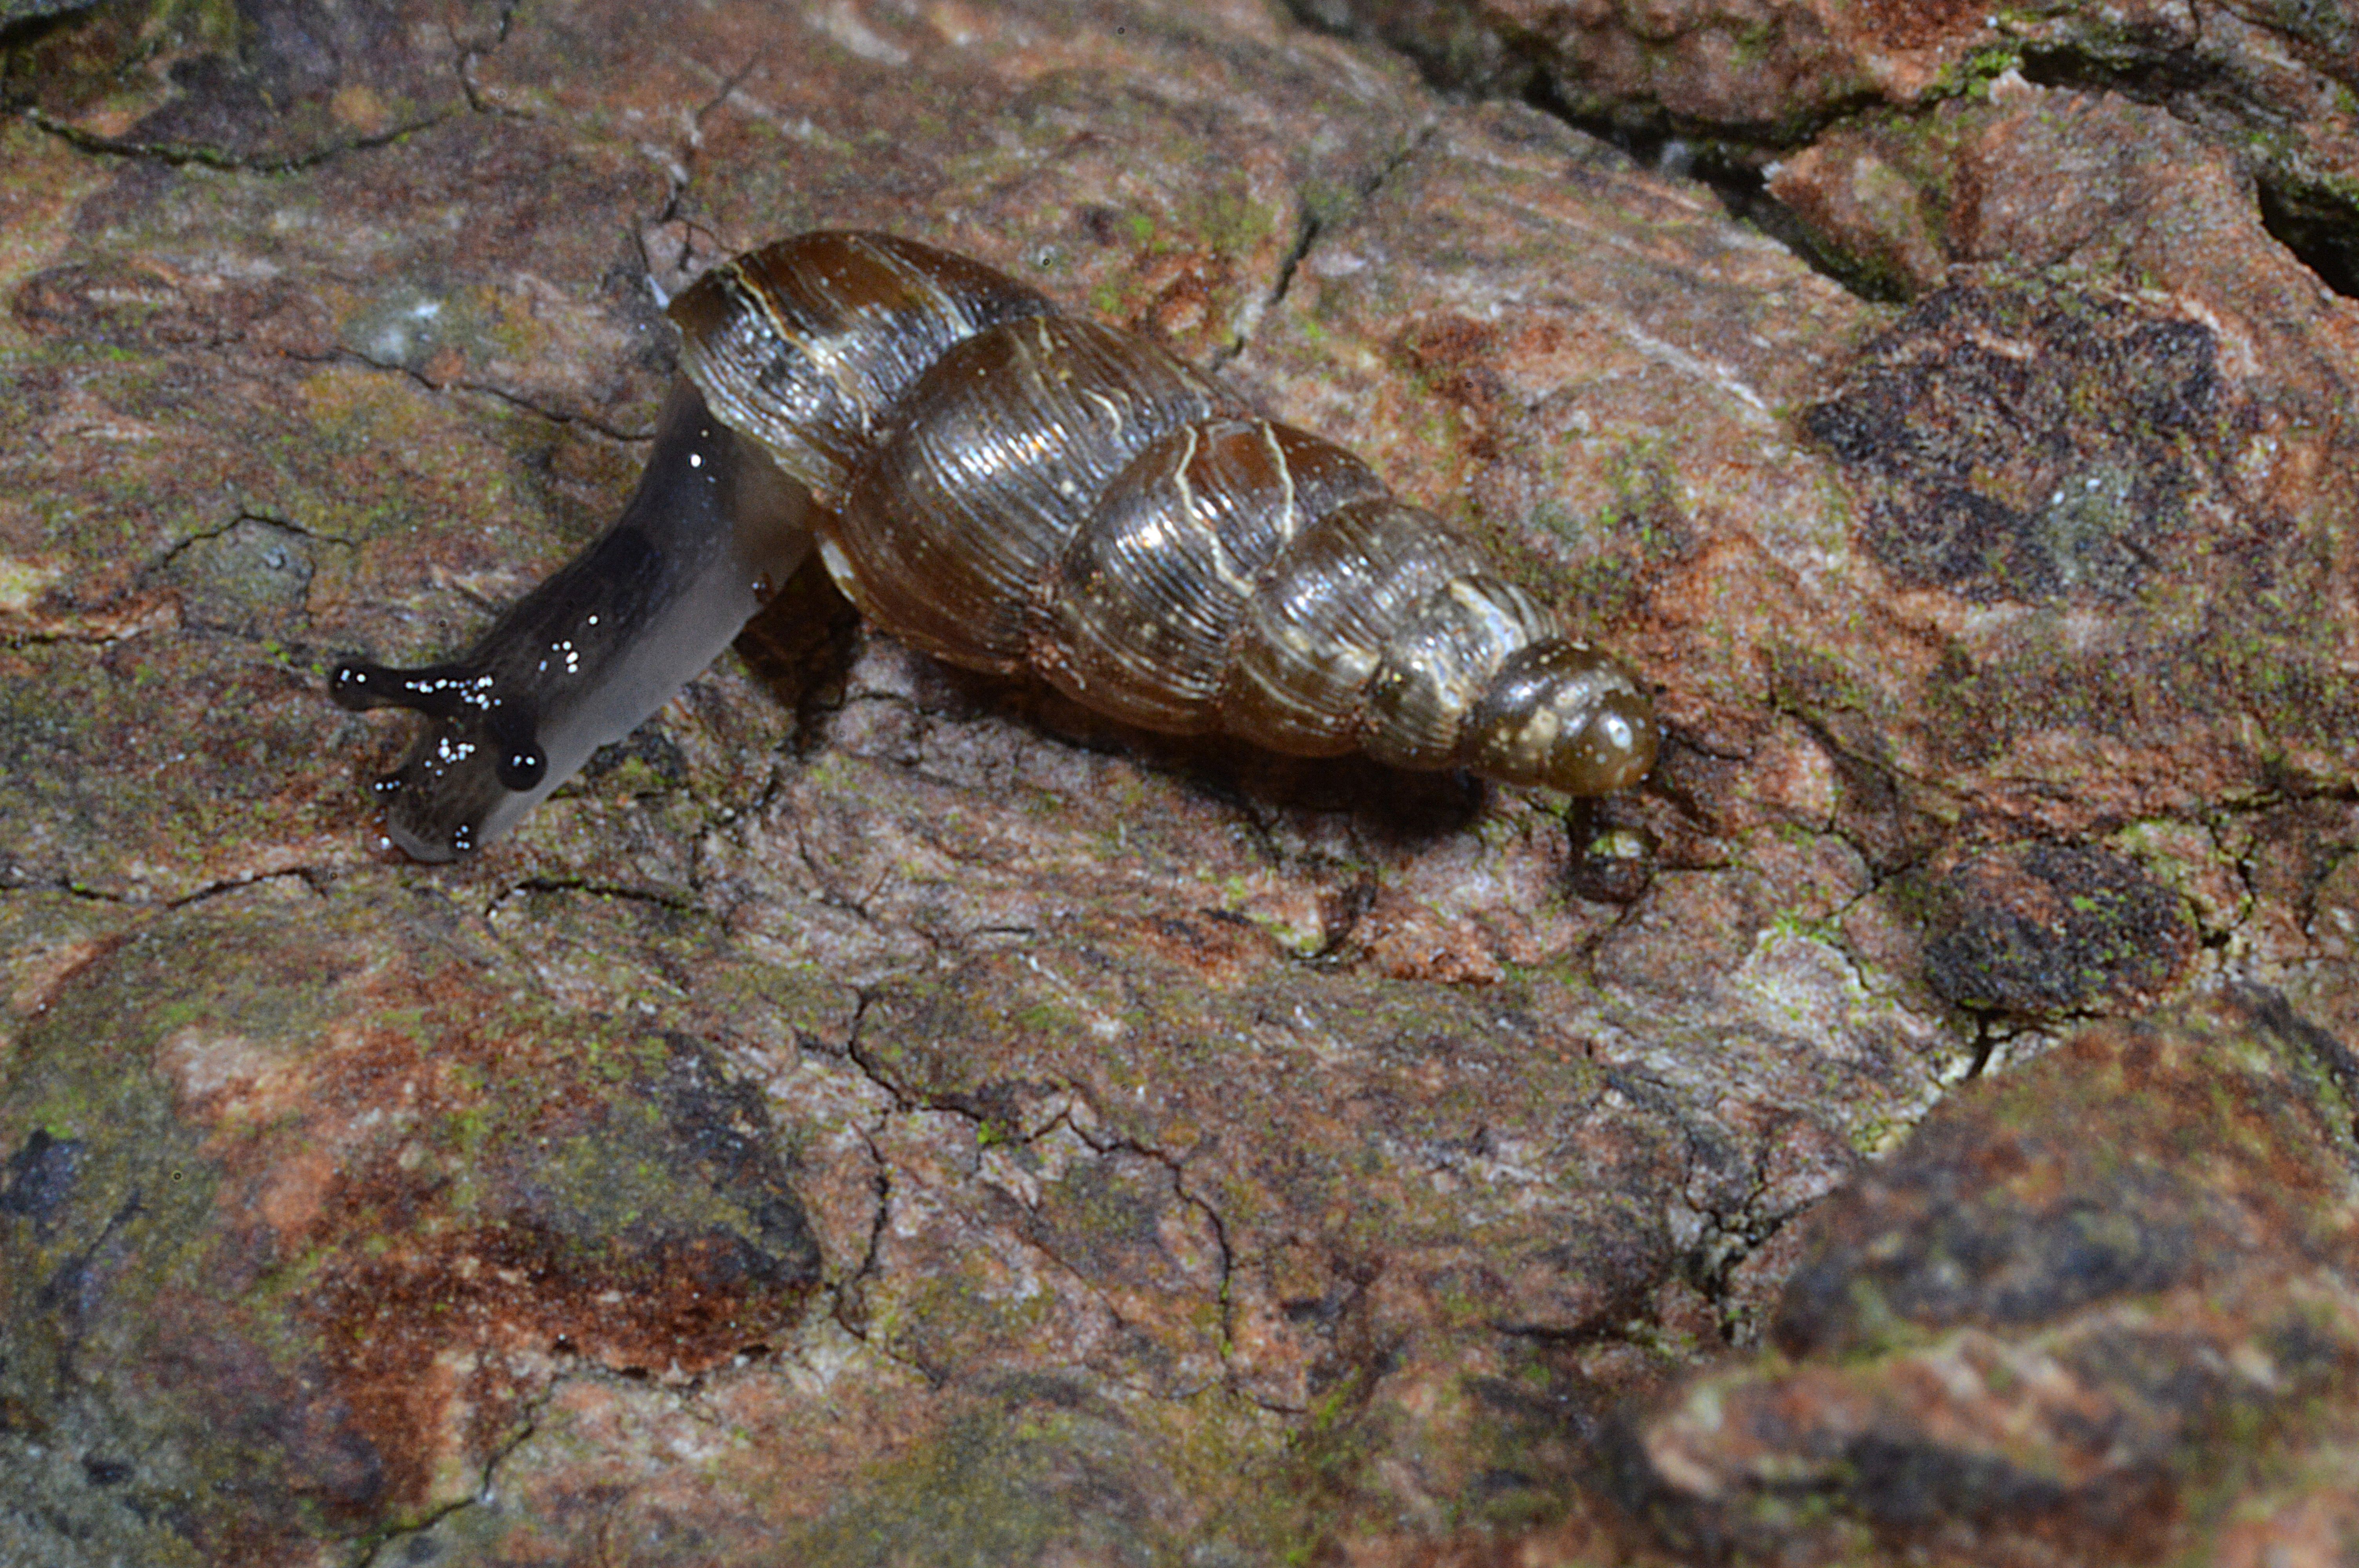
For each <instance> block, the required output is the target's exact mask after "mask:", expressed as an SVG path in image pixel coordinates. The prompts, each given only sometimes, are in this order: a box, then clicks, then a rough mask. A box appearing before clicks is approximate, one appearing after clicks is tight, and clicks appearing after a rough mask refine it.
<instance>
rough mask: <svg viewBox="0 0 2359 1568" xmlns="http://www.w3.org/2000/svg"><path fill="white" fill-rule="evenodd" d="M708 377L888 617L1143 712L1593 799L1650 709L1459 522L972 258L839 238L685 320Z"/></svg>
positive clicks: (1277, 746) (964, 658)
mask: <svg viewBox="0 0 2359 1568" xmlns="http://www.w3.org/2000/svg"><path fill="white" fill-rule="evenodd" d="M671 314H672V318H673V319H674V320H675V321H677V322H678V323H679V327H680V330H681V335H682V355H681V360H682V368H683V369H684V370H685V371H686V372H687V373H688V375H689V376H690V379H691V380H693V381H694V382H695V383H696V384H697V385H698V386H699V388H701V390H702V391H703V393H704V395H705V397H706V399H707V401H708V402H709V403H710V405H711V406H712V408H713V410H714V411H715V412H716V413H718V414H719V415H720V416H721V417H722V418H723V420H724V421H726V422H727V423H728V424H730V425H731V426H732V427H734V428H736V429H737V430H739V431H741V432H744V433H745V434H746V435H749V436H751V437H753V438H755V439H756V440H757V441H759V442H760V443H761V444H762V445H763V446H764V447H765V448H766V449H767V450H768V452H769V453H770V456H771V458H772V459H773V460H775V461H776V462H777V465H778V466H779V468H780V469H781V470H784V471H785V472H786V473H787V474H788V476H789V477H790V478H793V479H795V480H798V481H801V482H802V483H803V484H805V485H806V486H808V487H809V488H810V492H811V493H812V495H813V497H814V499H815V500H816V501H817V503H818V507H817V509H816V511H815V512H814V514H813V515H814V526H815V528H816V530H817V534H818V541H819V547H820V551H821V557H822V558H823V559H824V560H825V561H826V563H827V566H828V569H829V571H830V572H831V574H832V576H833V577H834V579H835V580H836V582H837V584H838V585H839V586H840V587H841V588H842V589H843V591H844V592H845V594H846V595H848V596H849V597H850V598H851V599H852V600H853V602H854V603H856V604H857V605H859V606H860V608H861V609H862V610H863V611H865V612H866V613H867V614H868V615H869V616H870V617H872V618H873V619H874V620H875V622H877V623H878V624H879V625H881V626H883V627H884V628H885V629H886V630H887V631H889V632H891V633H894V634H895V635H896V636H898V637H901V638H903V639H905V640H907V641H908V642H910V643H915V644H916V645H917V646H919V647H921V648H923V649H925V650H926V651H927V652H929V653H931V654H935V655H936V656H938V657H940V658H943V659H947V660H949V661H951V663H953V664H959V665H966V666H968V667H970V668H973V669H980V670H994V671H1001V672H1008V671H1015V670H1018V669H1024V668H1027V667H1028V668H1030V669H1032V670H1034V671H1036V672H1038V674H1039V675H1040V676H1043V677H1045V678H1046V679H1047V680H1049V682H1050V683H1051V684H1052V685H1054V686H1056V687H1058V688H1059V689H1060V690H1062V691H1064V692H1066V693H1067V694H1069V695H1070V696H1071V697H1074V698H1075V699H1076V700H1078V701H1080V702H1082V703H1083V704H1085V705H1087V706H1089V707H1091V708H1096V709H1098V710H1099V711H1101V712H1103V713H1106V714H1109V715H1111V716H1113V717H1114V718H1116V719H1123V720H1125V721H1126V722H1129V723H1133V724H1136V725H1140V726H1142V727H1144V728H1147V729H1151V730H1168V731H1172V732H1176V733H1181V734H1196V733H1205V732H1217V733H1223V734H1229V735H1234V736H1236V737H1238V738H1239V739H1241V740H1245V741H1251V742H1253V743H1255V744H1256V745H1260V746H1266V747H1268V748H1270V749H1271V750H1273V751H1278V752H1293V753H1296V754H1300V755H1309V756H1329V755H1334V754H1337V753H1341V752H1351V751H1354V750H1364V751H1365V752H1368V753H1369V754H1370V755H1372V756H1375V757H1376V758H1377V759H1379V760H1380V761H1383V762H1388V763H1391V764H1393V765H1395V766H1398V767H1405V768H1438V767H1450V766H1463V767H1468V768H1471V769H1473V770H1474V771H1475V772H1477V773H1483V774H1484V775H1486V776H1489V777H1492V778H1495V779H1499V780H1502V781H1504V782H1507V783H1512V784H1546V785H1550V786H1553V787H1555V788H1558V789H1561V790H1565V791H1568V792H1570V793H1572V794H1576V795H1600V794H1604V793H1606V792H1608V791H1612V790H1617V789H1624V788H1626V787H1628V786H1629V785H1631V784H1636V782H1637V781H1638V780H1639V779H1640V778H1642V777H1644V776H1645V774H1646V773H1647V769H1648V768H1649V767H1650V766H1651V765H1652V763H1653V761H1654V755H1655V747H1656V730H1655V722H1654V717H1653V711H1652V708H1651V707H1650V705H1649V704H1648V702H1647V698H1646V697H1645V696H1644V694H1643V693H1641V692H1640V690H1639V689H1638V687H1637V685H1636V682H1634V681H1633V680H1632V679H1631V678H1630V676H1628V675H1627V674H1626V673H1625V672H1624V671H1623V670H1622V669H1621V668H1620V667H1619V666H1618V665H1615V664H1614V662H1613V661H1612V660H1611V659H1609V658H1607V657H1605V656H1604V655H1603V654H1598V653H1596V652H1594V651H1593V650H1591V649H1589V648H1587V647H1585V646H1583V645H1582V644H1580V643H1574V642H1572V641H1571V640H1569V639H1568V638H1567V637H1566V636H1565V635H1564V633H1563V631H1562V629H1561V627H1560V626H1559V624H1558V622H1557V621H1556V618H1555V616H1554V615H1553V614H1552V613H1551V612H1550V611H1549V609H1548V608H1547V607H1546V606H1544V605H1541V604H1539V603H1538V602H1536V601H1535V600H1532V598H1531V597H1530V596H1529V595H1527V594H1526V593H1524V592H1523V591H1522V590H1521V589H1517V588H1516V587H1515V586H1514V585H1513V584H1510V583H1508V582H1506V581H1504V580H1502V579H1500V578H1499V577H1498V576H1497V575H1496V574H1495V573H1494V572H1493V571H1491V569H1490V568H1488V566H1487V565H1486V564H1485V562H1484V558H1483V557H1482V555H1481V554H1480V553H1479V552H1478V551H1477V550H1476V549H1475V548H1474V547H1473V546H1472V545H1471V544H1470V543H1469V542H1468V541H1467V540H1466V539H1465V538H1464V537H1463V536H1462V535H1460V534H1458V533H1457V532H1456V531H1455V530H1453V529H1452V528H1451V527H1450V526H1449V524H1445V523H1444V522H1442V521H1441V519H1440V518H1438V517H1436V516H1434V515H1433V514H1431V513H1430V512H1426V511H1423V510H1421V509H1419V508H1418V507H1414V506H1410V505H1408V504H1407V503H1403V502H1401V501H1399V500H1397V498H1395V497H1394V496H1393V495H1392V494H1391V493H1390V492H1388V491H1387V490H1386V488H1385V486H1384V484H1383V483H1382V482H1381V481H1378V480H1377V479H1376V477H1375V475H1374V474H1373V473H1371V472H1370V471H1369V470H1368V469H1367V467H1366V466H1365V465H1364V464H1363V463H1362V462H1361V461H1360V460H1358V459H1356V458H1354V457H1353V456H1352V454H1350V453H1349V452H1346V451H1344V450H1343V449H1342V448H1340V447H1337V446H1335V445H1333V444H1332V443H1331V442H1328V441H1326V440H1323V439H1321V438H1319V437H1317V436H1313V435H1310V434H1309V433H1307V432H1305V431H1301V430H1298V429H1294V428H1292V427H1288V426H1286V425H1281V424H1278V423H1276V422H1275V421H1272V420H1268V419H1264V418H1261V417H1258V416H1256V415H1255V414H1254V413H1253V412H1252V410H1250V409H1248V408H1246V407H1245V406H1243V405H1242V404H1240V403H1239V402H1238V401H1237V400H1236V399H1235V398H1234V396H1233V395H1230V394H1229V393H1228V392H1227V391H1225V390H1224V389H1223V388H1222V387H1221V386H1220V385H1219V384H1217V383H1215V382H1213V381H1212V380H1211V379H1210V378H1208V377H1207V376H1205V375H1204V374H1202V373H1200V372H1198V371H1196V370H1195V369H1193V368H1192V367H1190V365H1188V364H1186V363H1184V362H1181V361H1180V360H1179V359H1177V358H1175V357H1174V356H1173V355H1172V354H1171V353H1170V352H1169V351H1167V350H1165V349H1163V348H1162V347H1161V346H1159V345H1158V344H1156V343H1154V342H1152V341H1149V340H1147V339H1145V338H1142V337H1139V336H1137V335H1136V334H1135V333H1130V332H1125V331H1121V330H1116V329H1114V328H1110V327H1104V326H1101V325H1098V324H1097V323H1094V322H1091V321H1084V320H1078V319H1073V318H1071V317H1066V316H1060V315H1055V314H1053V313H1052V308H1051V306H1050V305H1049V302H1048V301H1047V300H1046V299H1044V298H1042V297H1040V296H1039V295H1038V294H1035V293H1034V292H1032V291H1031V290H1029V289H1027V288H1025V287H1022V286H1021V285H1019V284H1017V283H1016V282H1014V281H1013V280H1012V279H1009V278H1006V277H1004V276H1000V275H999V274H997V273H995V272H992V271H991V270H989V269H988V268H985V267H983V266H980V265H977V264H975V263H973V262H971V261H967V260H965V259H963V258H962V257H958V256H953V255H950V254H946V253H944V252H941V251H937V250H933V249H930V248H929V247H927V246H923V245H919V244H915V243H911V242H909V241H907V240H899V239H894V238H891V237H889V236H886V235H878V234H852V233H813V234H805V235H801V236H799V237H798V238H795V239H791V240H787V241H783V242H781V243H777V244H775V245H771V246H769V247H767V248H766V249H763V250H760V251H756V252H754V253H752V254H748V255H745V256H742V257H740V258H738V259H737V260H735V261H734V262H731V263H728V264H727V265H723V266H721V267H718V268H716V269H714V270H713V271H712V272H710V273H708V274H706V275H705V276H703V277H702V278H701V279H700V280H698V282H697V283H696V284H695V285H694V286H693V287H690V289H689V290H687V291H686V292H685V293H684V294H682V295H681V297H679V299H678V300H677V301H675V302H674V303H673V305H672V308H671Z"/></svg>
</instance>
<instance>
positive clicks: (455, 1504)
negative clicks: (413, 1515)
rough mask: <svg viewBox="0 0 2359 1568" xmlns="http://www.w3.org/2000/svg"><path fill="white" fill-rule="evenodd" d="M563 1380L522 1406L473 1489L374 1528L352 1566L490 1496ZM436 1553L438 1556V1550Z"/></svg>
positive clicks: (368, 1563)
mask: <svg viewBox="0 0 2359 1568" xmlns="http://www.w3.org/2000/svg"><path fill="white" fill-rule="evenodd" d="M564 1380H565V1375H564V1374H562V1373H560V1374H559V1375H558V1376H556V1377H554V1378H551V1379H549V1382H548V1384H547V1386H545V1387H544V1388H542V1389H541V1390H540V1392H539V1393H538V1395H536V1396H535V1397H534V1399H533V1400H531V1402H530V1403H529V1404H527V1406H526V1407H525V1411H524V1420H523V1422H521V1423H520V1424H519V1425H518V1426H517V1428H516V1431H515V1432H514V1433H511V1434H510V1435H509V1436H508V1437H507V1438H506V1441H504V1442H502V1443H501V1444H500V1445H499V1446H498V1447H497V1448H495V1449H494V1450H493V1451H492V1453H491V1454H489V1455H488V1456H487V1457H486V1458H485V1459H484V1467H483V1470H482V1472H481V1473H480V1474H479V1475H478V1476H476V1478H475V1489H474V1490H473V1491H472V1492H470V1493H469V1494H468V1495H467V1496H465V1497H463V1498H452V1499H451V1501H449V1502H447V1503H445V1504H443V1505H442V1506H441V1507H440V1508H439V1509H435V1510H434V1511H433V1512H431V1513H429V1514H428V1515H426V1516H425V1517H424V1518H423V1519H419V1520H417V1521H416V1522H415V1523H412V1524H404V1525H397V1526H394V1527H392V1528H390V1529H386V1530H378V1531H375V1532H373V1533H371V1534H369V1535H367V1536H364V1537H363V1538H362V1539H361V1540H360V1541H357V1542H356V1543H355V1545H356V1547H357V1551H356V1553H355V1555H354V1556H353V1558H352V1560H351V1564H352V1568H376V1564H377V1563H379V1562H380V1561H383V1560H384V1558H383V1554H384V1552H385V1551H386V1548H388V1547H390V1546H393V1545H395V1544H397V1542H400V1541H409V1540H413V1539H416V1538H418V1537H420V1536H423V1535H424V1534H425V1533H426V1532H427V1531H428V1530H432V1529H434V1528H435V1527H436V1526H437V1525H440V1523H441V1522H442V1521H443V1520H444V1519H449V1518H450V1517H451V1515H452V1514H455V1513H457V1512H459V1511H460V1510H461V1509H471V1508H473V1507H475V1506H476V1505H478V1504H479V1503H482V1502H483V1501H484V1500H485V1499H486V1498H489V1497H491V1495H492V1488H493V1481H494V1478H495V1476H497V1475H498V1473H499V1468H500V1466H501V1465H503V1464H504V1463H506V1460H507V1458H508V1456H509V1455H510V1454H514V1453H515V1452H516V1450H517V1449H519V1448H522V1447H523V1446H524V1445H525V1444H527V1442H529V1441H530V1440H531V1439H532V1437H533V1435H534V1434H535V1433H538V1431H539V1429H540V1413H541V1411H543V1410H544V1409H546V1408H547V1407H548V1404H549V1400H551V1399H553V1398H554V1397H555V1396H556V1393H557V1388H558V1385H559V1384H560V1383H561V1382H563V1381H564ZM437 1555H439V1553H438V1554H437ZM425 1561H429V1562H430V1561H432V1558H428V1559H425Z"/></svg>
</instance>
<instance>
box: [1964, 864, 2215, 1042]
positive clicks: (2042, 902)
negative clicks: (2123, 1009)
mask: <svg viewBox="0 0 2359 1568" xmlns="http://www.w3.org/2000/svg"><path fill="white" fill-rule="evenodd" d="M1935 912H1936V913H1935V918H1934V920H1933V922H1932V925H1933V929H1934V931H1935V932H1936V933H1938V934H1937V935H1934V936H1933V938H1932V940H1931V941H1930V942H1929V943H1928V944H1927V945H1926V948H1925V971H1926V972H1925V978H1926V980H1927V982H1928V983H1929V984H1930V985H1931V986H1932V988H1933V989H1934V990H1936V991H1937V992H1939V993H1940V995H1942V996H1943V997H1946V998H1948V999H1949V1000H1951V1001H1953V1002H1956V1003H1957V1004H1959V1005H1960V1006H1962V1007H1978V1008H1995V1009H1998V1010H2000V1011H2007V1012H2047V1011H2056V1010H2059V1009H2063V1008H2071V1007H2078V1006H2082V1005H2083V1004H2085V1003H2088V1002H2091V1001H2093V1000H2098V999H2100V998H2104V997H2125V996H2141V995H2151V994H2153V993H2154V992H2156V991H2157V990H2158V989H2160V988H2161V987H2162V986H2163V985H2165V984H2167V983H2168V982H2169V979H2170V978H2171V977H2172V976H2173V975H2175V974H2177V973H2178V972H2179V969H2180V967H2181V966H2182V965H2184V964H2185V963H2186V962H2187V960H2188V958H2189V957H2190V955H2191V954H2192V953H2193V951H2194V946H2195V930H2194V926H2193V925H2192V923H2191V922H2190V920H2189V918H2188V914H2187V911H2186V909H2185V908H2184V907H2183V906H2182V904H2181V903H2180V900H2179V898H2178V896H2177V895H2176V894H2174V893H2172V892H2170V891H2169V889H2167V888H2164V887H2162V886H2160V885H2159V884H2158V883H2156V882H2154V881H2150V880H2148V879H2147V876H2146V874H2145V873H2144V872H2143V871H2140V870H2139V869H2138V868H2137V866H2136V864H2135V863H2134V862H2132V861H2130V860H2125V859H2123V858H2122V857H2120V856H2118V855H2114V854H2111V853H2109V852H2107V851H2105V850H2103V849H2087V848H2084V847H2082V846H2078V845H2069V844H2045V843H2038V844H2028V845H2016V846H2012V847H2009V848H2006V849H1995V850H1991V851H1988V852H1986V853H1983V854H1979V855H1976V856H1974V857H1973V858H1972V859H1970V860H1966V861H1964V862H1963V863H1962V864H1961V865H1959V866H1958V867H1957V868H1956V869H1955V870H1953V871H1951V873H1950V874H1949V876H1948V877H1947V878H1946V879H1945V880H1944V881H1943V883H1942V886H1941V890H1940V897H1939V898H1937V899H1936V901H1935Z"/></svg>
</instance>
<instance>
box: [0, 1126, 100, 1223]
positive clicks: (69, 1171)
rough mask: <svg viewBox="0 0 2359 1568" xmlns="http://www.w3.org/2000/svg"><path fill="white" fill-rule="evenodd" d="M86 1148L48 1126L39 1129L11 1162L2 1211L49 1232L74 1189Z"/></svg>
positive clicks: (0, 1190)
mask: <svg viewBox="0 0 2359 1568" xmlns="http://www.w3.org/2000/svg"><path fill="white" fill-rule="evenodd" d="M81 1163H82V1140H81V1139H79V1138H52V1137H50V1136H49V1130H48V1129H47V1128H42V1127H37V1128H35V1129H34V1130H33V1131H32V1135H31V1136H30V1137H28V1138H27V1139H26V1140H25V1142H24V1146H23V1147H22V1148H20V1149H18V1150H17V1151H16V1153H15V1155H13V1156H12V1157H11V1158H10V1159H9V1161H8V1181H7V1184H6V1185H5V1186H0V1214H7V1215H16V1216H18V1217H22V1218H25V1219H29V1220H31V1221H32V1222H33V1225H34V1227H35V1228H36V1229H37V1230H40V1231H44V1232H45V1231H47V1230H48V1229H49V1227H50V1226H51V1225H52V1224H54V1223H55V1221H56V1217H57V1213H58V1210H59V1209H60V1207H61V1206H63V1205H64V1203H65V1201H66V1199H67V1197H68V1196H69V1195H71V1194H72V1192H73V1185H74V1174H75V1173H76V1171H77V1170H78V1169H79V1168H80V1166H81Z"/></svg>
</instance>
